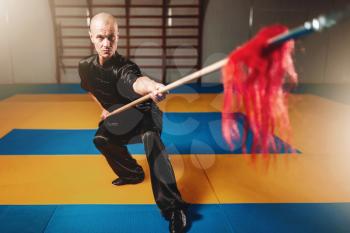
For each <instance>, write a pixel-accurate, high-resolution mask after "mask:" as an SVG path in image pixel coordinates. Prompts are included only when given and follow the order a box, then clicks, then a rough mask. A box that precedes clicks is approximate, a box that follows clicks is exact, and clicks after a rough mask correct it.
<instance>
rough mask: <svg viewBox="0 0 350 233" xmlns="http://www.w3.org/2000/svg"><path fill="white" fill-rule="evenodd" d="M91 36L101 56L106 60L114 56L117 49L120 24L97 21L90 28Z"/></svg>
mask: <svg viewBox="0 0 350 233" xmlns="http://www.w3.org/2000/svg"><path fill="white" fill-rule="evenodd" d="M90 38H91V42H92V43H93V44H94V46H95V49H96V51H97V53H98V55H99V57H101V58H103V59H105V60H106V59H108V58H110V57H112V56H113V54H114V53H115V51H116V50H117V42H118V25H117V24H115V23H109V24H106V23H104V22H97V23H96V24H94V25H92V27H91V29H90Z"/></svg>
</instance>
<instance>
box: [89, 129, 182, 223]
mask: <svg viewBox="0 0 350 233" xmlns="http://www.w3.org/2000/svg"><path fill="white" fill-rule="evenodd" d="M140 134H141V139H142V142H143V144H144V147H145V152H146V156H147V162H148V165H149V168H150V176H151V177H150V178H151V183H152V190H153V195H154V199H155V201H156V203H157V205H158V207H159V208H160V210H161V212H162V214H163V215H164V216H165V217H167V216H168V215H169V213H170V211H172V210H175V209H183V208H186V206H187V204H186V203H185V202H184V201H183V200H182V198H181V194H180V192H179V190H178V188H177V185H176V179H175V174H174V171H173V168H172V166H171V163H170V160H169V156H168V154H167V152H166V151H165V147H164V145H163V142H162V140H161V138H160V132H159V131H158V130H155V129H154V128H148V127H146V129H145V130H143V131H141V133H140ZM94 144H95V146H96V148H97V149H98V150H99V151H100V152H101V153H102V154H103V155H104V156H105V158H106V160H107V162H108V164H109V166H110V167H111V168H112V169H113V171H114V173H115V174H116V175H118V176H119V177H125V178H129V177H144V171H143V169H142V167H141V166H140V165H139V164H137V162H136V160H135V159H134V158H132V156H131V155H130V153H129V151H128V149H127V147H126V145H125V144H121V143H120V139H119V138H118V137H116V136H115V135H113V134H111V133H110V132H108V131H107V129H106V128H105V126H104V125H103V124H100V125H99V128H98V130H97V132H96V134H95V137H94Z"/></svg>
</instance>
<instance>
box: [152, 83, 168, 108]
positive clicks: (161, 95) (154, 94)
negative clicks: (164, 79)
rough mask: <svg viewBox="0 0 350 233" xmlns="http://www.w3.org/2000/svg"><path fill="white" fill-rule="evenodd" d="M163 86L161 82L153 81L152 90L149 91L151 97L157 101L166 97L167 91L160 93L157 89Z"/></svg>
mask: <svg viewBox="0 0 350 233" xmlns="http://www.w3.org/2000/svg"><path fill="white" fill-rule="evenodd" d="M163 87H164V85H163V84H161V83H155V84H154V90H153V91H152V92H151V93H150V94H151V99H152V100H153V101H154V102H156V103H158V102H160V101H162V100H164V99H165V98H166V94H168V93H160V92H159V90H160V89H162V88H163Z"/></svg>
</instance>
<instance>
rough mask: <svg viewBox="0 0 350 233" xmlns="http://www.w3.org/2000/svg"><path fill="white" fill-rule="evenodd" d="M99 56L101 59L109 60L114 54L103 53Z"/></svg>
mask: <svg viewBox="0 0 350 233" xmlns="http://www.w3.org/2000/svg"><path fill="white" fill-rule="evenodd" d="M99 55H100V57H103V58H105V59H108V58H111V57H112V56H113V53H112V52H102V53H100V54H99Z"/></svg>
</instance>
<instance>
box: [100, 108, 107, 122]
mask: <svg viewBox="0 0 350 233" xmlns="http://www.w3.org/2000/svg"><path fill="white" fill-rule="evenodd" d="M108 114H109V112H108V111H107V110H106V109H103V110H102V113H101V120H105V119H106V118H107V116H108Z"/></svg>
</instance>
